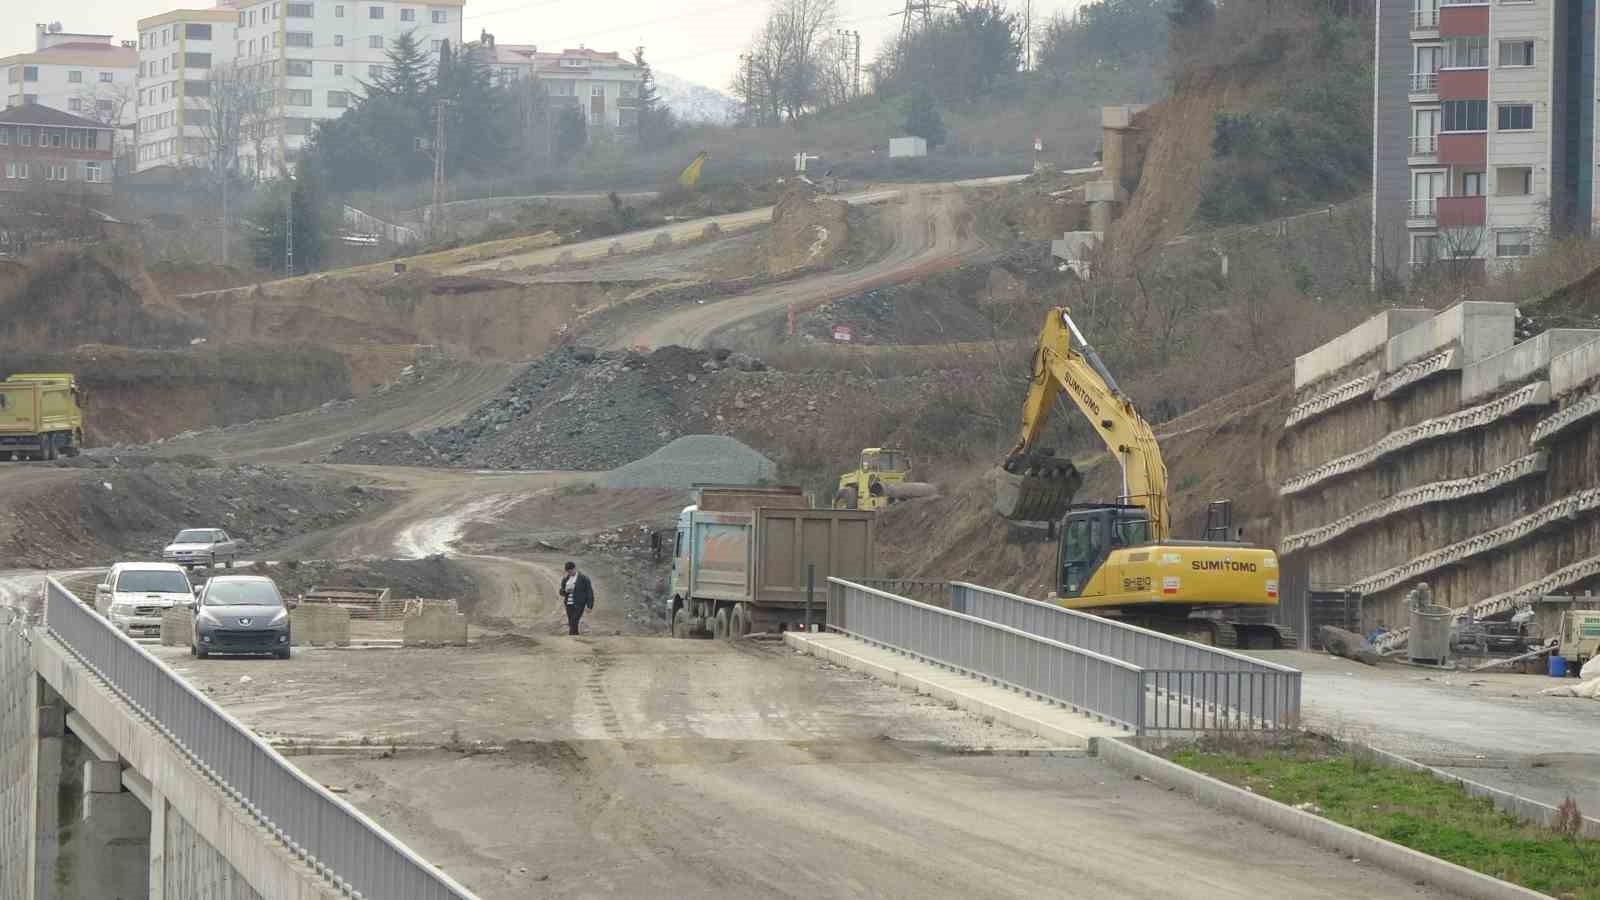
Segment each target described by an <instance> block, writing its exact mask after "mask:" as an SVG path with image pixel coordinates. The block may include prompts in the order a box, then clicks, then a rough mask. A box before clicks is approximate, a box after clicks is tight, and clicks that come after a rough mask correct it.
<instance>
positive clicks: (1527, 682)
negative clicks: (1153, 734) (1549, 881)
mask: <svg viewBox="0 0 1600 900" xmlns="http://www.w3.org/2000/svg"><path fill="white" fill-rule="evenodd" d="M1251 655H1253V656H1259V657H1261V658H1262V659H1268V660H1271V661H1273V662H1278V663H1283V664H1285V665H1290V666H1294V667H1295V668H1297V669H1299V670H1301V671H1302V672H1303V673H1305V674H1304V679H1303V682H1302V688H1301V691H1302V718H1303V720H1304V721H1305V724H1306V725H1308V726H1309V727H1311V728H1313V729H1315V730H1317V731H1320V732H1323V733H1324V734H1328V735H1332V736H1334V737H1337V738H1340V739H1343V740H1350V741H1355V742H1358V743H1362V744H1368V745H1371V746H1374V747H1377V748H1379V749H1381V750H1387V751H1390V752H1392V753H1397V754H1399V755H1401V756H1405V757H1407V758H1410V759H1414V760H1417V761H1418V762H1422V763H1424V764H1427V765H1430V766H1434V767H1435V768H1439V769H1443V770H1445V771H1447V772H1450V773H1452V774H1455V775H1459V776H1460V777H1462V778H1467V779H1470V780H1472V781H1478V782H1482V783H1484V784H1487V785H1491V786H1493V787H1497V788H1500V789H1501V790H1506V791H1511V792H1512V793H1515V794H1520V795H1522V796H1524V797H1529V798H1531V799H1534V800H1538V801H1540V802H1542V803H1547V804H1550V805H1552V806H1559V805H1560V804H1561V802H1562V801H1563V800H1565V799H1567V798H1568V797H1571V798H1573V799H1574V800H1576V801H1577V803H1578V806H1579V808H1580V809H1582V810H1584V811H1586V812H1588V811H1590V810H1600V749H1597V748H1596V746H1595V735H1596V734H1600V703H1596V702H1595V701H1593V700H1582V699H1576V698H1571V697H1553V696H1541V695H1540V693H1539V692H1540V691H1541V690H1543V689H1545V688H1549V687H1553V686H1558V685H1564V684H1572V683H1574V681H1573V680H1572V679H1557V678H1550V677H1548V676H1544V675H1523V674H1514V673H1510V672H1505V671H1500V672H1496V671H1493V670H1491V671H1485V672H1468V671H1466V667H1467V666H1469V665H1472V664H1475V663H1472V662H1471V661H1470V660H1469V661H1464V664H1463V667H1462V668H1458V669H1456V670H1453V671H1452V670H1440V669H1432V668H1424V667H1420V666H1410V665H1405V664H1400V663H1386V664H1384V665H1382V666H1377V667H1374V666H1367V665H1362V664H1361V663H1357V662H1352V661H1350V660H1347V659H1341V658H1339V657H1335V656H1328V655H1326V654H1323V653H1314V652H1301V651H1252V652H1251ZM1591 814H1592V813H1591Z"/></svg>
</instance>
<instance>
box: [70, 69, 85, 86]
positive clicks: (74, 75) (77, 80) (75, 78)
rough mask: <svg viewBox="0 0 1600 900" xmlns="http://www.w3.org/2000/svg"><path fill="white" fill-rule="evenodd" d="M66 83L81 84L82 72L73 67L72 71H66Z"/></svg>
mask: <svg viewBox="0 0 1600 900" xmlns="http://www.w3.org/2000/svg"><path fill="white" fill-rule="evenodd" d="M67 83H68V84H83V73H82V72H80V71H78V70H77V69H73V70H72V71H70V72H68V73H67Z"/></svg>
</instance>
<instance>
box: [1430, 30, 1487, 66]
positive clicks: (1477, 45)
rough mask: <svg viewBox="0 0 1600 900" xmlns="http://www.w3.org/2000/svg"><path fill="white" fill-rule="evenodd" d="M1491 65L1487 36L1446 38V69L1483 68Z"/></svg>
mask: <svg viewBox="0 0 1600 900" xmlns="http://www.w3.org/2000/svg"><path fill="white" fill-rule="evenodd" d="M1488 65H1489V39H1488V38H1487V37H1453V38H1445V40H1444V65H1443V66H1442V68H1446V69H1483V68H1487V67H1488Z"/></svg>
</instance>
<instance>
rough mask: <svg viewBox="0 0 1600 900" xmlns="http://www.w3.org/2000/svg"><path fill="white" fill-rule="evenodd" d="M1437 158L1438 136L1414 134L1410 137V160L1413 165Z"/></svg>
mask: <svg viewBox="0 0 1600 900" xmlns="http://www.w3.org/2000/svg"><path fill="white" fill-rule="evenodd" d="M1438 156H1439V136H1438V135H1436V134H1414V135H1412V136H1411V158H1412V161H1413V164H1415V163H1416V162H1421V161H1424V160H1419V159H1418V157H1425V158H1426V159H1427V160H1432V159H1436V158H1437V157H1438Z"/></svg>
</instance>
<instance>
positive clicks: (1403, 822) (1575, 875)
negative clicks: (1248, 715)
mask: <svg viewBox="0 0 1600 900" xmlns="http://www.w3.org/2000/svg"><path fill="white" fill-rule="evenodd" d="M1164 755H1165V756H1166V757H1167V758H1168V759H1171V760H1172V761H1173V762H1175V763H1178V764H1179V765H1182V766H1185V767H1187V768H1190V769H1193V770H1195V771H1196V772H1201V773H1204V774H1206V775H1210V776H1211V777H1213V778H1216V779H1219V780H1221V781H1226V782H1228V783H1229V784H1232V785H1236V786H1239V787H1246V788H1249V789H1250V790H1252V791H1254V792H1255V793H1257V794H1260V795H1261V796H1263V797H1269V798H1271V799H1273V800H1276V801H1278V802H1280V803H1285V804H1288V805H1290V806H1298V805H1301V804H1308V803H1309V804H1312V807H1310V811H1313V812H1316V813H1318V814H1320V815H1322V816H1324V817H1325V818H1328V819H1331V820H1333V821H1335V822H1338V823H1340V824H1342V825H1348V826H1350V827H1352V828H1356V829H1359V830H1361V831H1364V832H1366V833H1368V834H1372V835H1376V836H1377V837H1381V838H1383V839H1385V840H1389V841H1393V842H1395V843H1397V844H1400V845H1402V846H1405V847H1410V848H1411V849H1413V850H1418V851H1420V852H1423V853H1426V854H1429V855H1430V856H1435V857H1438V858H1439V859H1443V860H1447V861H1449V862H1453V863H1455V864H1456V865H1459V866H1464V867H1466V868H1469V869H1473V870H1476V871H1478V872H1482V873H1484V874H1486V875H1492V876H1494V877H1496V878H1500V879H1504V880H1506V881H1510V882H1512V883H1515V884H1520V885H1522V886H1523V887H1527V888H1532V889H1533V890H1536V891H1542V892H1544V893H1547V894H1551V895H1553V896H1556V897H1562V898H1572V900H1600V841H1595V840H1588V839H1583V838H1577V837H1574V836H1572V835H1569V834H1563V833H1560V832H1557V831H1552V830H1548V829H1545V828H1542V827H1540V826H1538V825H1533V824H1529V823H1527V822H1522V821H1519V820H1518V819H1516V818H1515V817H1513V816H1510V815H1507V814H1505V813H1502V812H1500V811H1499V810H1497V809H1495V808H1494V804H1492V803H1490V802H1489V801H1488V800H1483V799H1479V798H1476V797H1473V796H1471V795H1469V794H1468V793H1467V792H1466V791H1464V790H1462V789H1461V787H1460V786H1458V785H1455V784H1451V783H1449V782H1445V781H1440V780H1438V779H1436V778H1434V777H1433V776H1431V775H1429V774H1427V773H1425V772H1411V771H1407V770H1404V769H1397V768H1392V767H1389V766H1385V765H1382V764H1380V763H1379V762H1378V761H1377V759H1376V758H1375V757H1373V756H1372V755H1371V754H1370V753H1364V752H1362V751H1360V750H1359V749H1355V750H1353V749H1351V748H1349V747H1346V746H1344V745H1341V744H1339V743H1337V742H1335V741H1331V740H1327V739H1324V738H1319V737H1316V736H1312V735H1297V736H1295V737H1293V738H1291V739H1287V740H1285V741H1282V742H1275V743H1264V744H1250V743H1244V742H1240V741H1236V740H1235V741H1227V740H1222V741H1217V740H1207V741H1201V742H1198V743H1195V744H1187V745H1184V746H1182V747H1178V748H1171V749H1168V750H1167V751H1164Z"/></svg>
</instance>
